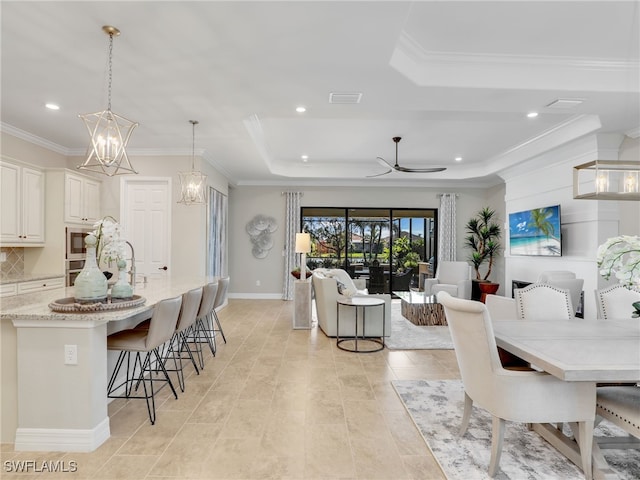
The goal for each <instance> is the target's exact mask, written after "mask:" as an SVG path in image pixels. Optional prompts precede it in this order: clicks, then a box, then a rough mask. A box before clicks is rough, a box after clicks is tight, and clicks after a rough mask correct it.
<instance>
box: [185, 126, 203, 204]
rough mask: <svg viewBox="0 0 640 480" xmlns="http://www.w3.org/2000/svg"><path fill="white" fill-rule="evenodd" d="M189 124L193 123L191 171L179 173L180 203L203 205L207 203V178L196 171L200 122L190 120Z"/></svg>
mask: <svg viewBox="0 0 640 480" xmlns="http://www.w3.org/2000/svg"><path fill="white" fill-rule="evenodd" d="M189 123H191V131H192V144H191V171H190V172H178V176H179V177H180V187H181V189H182V197H181V198H180V200H179V201H178V203H183V204H185V205H201V204H203V203H204V202H205V187H206V180H207V176H206V175H204V174H203V173H202V172H198V171H197V170H196V169H195V158H196V153H195V150H196V125H197V124H198V123H199V122H198V121H197V120H189Z"/></svg>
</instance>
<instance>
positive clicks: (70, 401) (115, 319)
mask: <svg viewBox="0 0 640 480" xmlns="http://www.w3.org/2000/svg"><path fill="white" fill-rule="evenodd" d="M211 281H214V278H212V277H199V278H158V279H150V280H149V282H148V283H144V284H142V283H138V284H136V285H135V291H134V293H135V295H140V296H141V297H144V298H145V303H144V304H143V305H140V306H137V307H134V308H130V309H122V310H110V311H102V312H91V313H85V312H82V313H59V312H54V311H52V310H51V309H50V308H49V304H50V303H51V302H53V301H55V300H59V299H62V298H68V297H73V296H74V292H73V287H67V288H58V289H55V290H49V291H45V292H38V293H32V294H25V295H18V296H14V297H9V298H3V299H2V307H1V309H0V326H1V331H0V339H1V355H2V359H1V360H2V398H1V408H2V410H1V412H0V413H1V415H2V439H1V440H2V442H13V443H15V449H16V450H30V451H76V452H90V451H93V450H95V449H96V448H98V447H99V446H100V445H101V444H102V443H103V442H104V441H105V440H106V439H107V438H109V436H110V432H109V417H108V413H107V403H108V399H107V393H106V392H107V382H108V375H109V373H110V372H109V371H108V370H109V366H108V360H107V340H106V339H107V335H109V334H111V333H114V332H116V331H119V330H123V329H126V328H130V327H132V326H134V325H136V324H137V323H139V322H140V321H142V320H144V319H146V318H149V317H150V316H151V313H152V312H153V308H154V305H155V304H156V303H157V302H159V301H160V300H163V299H165V298H171V297H175V296H178V295H182V294H183V293H185V292H186V291H188V290H190V289H193V288H197V287H200V286H203V285H205V284H207V283H209V282H211ZM67 346H71V347H72V348H71V349H72V350H73V347H74V346H75V350H76V352H77V359H75V363H74V361H73V360H74V359H71V360H70V359H68V358H67V357H66V356H65V351H66V350H68V348H67Z"/></svg>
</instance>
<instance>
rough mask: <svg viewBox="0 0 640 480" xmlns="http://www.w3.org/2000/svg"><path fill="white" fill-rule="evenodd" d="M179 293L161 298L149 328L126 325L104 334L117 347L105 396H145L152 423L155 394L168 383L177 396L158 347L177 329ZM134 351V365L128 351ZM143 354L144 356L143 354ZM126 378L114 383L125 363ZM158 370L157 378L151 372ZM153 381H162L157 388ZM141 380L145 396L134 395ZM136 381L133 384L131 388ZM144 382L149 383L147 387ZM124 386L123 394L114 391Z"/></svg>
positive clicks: (112, 345)
mask: <svg viewBox="0 0 640 480" xmlns="http://www.w3.org/2000/svg"><path fill="white" fill-rule="evenodd" d="M181 305H182V297H179V296H178V297H174V298H168V299H165V300H162V301H160V302H159V303H158V304H157V305H156V306H155V308H154V310H153V315H152V317H151V320H150V322H149V329H148V330H143V329H129V330H123V331H120V332H117V333H114V334H112V335H109V336H108V337H107V349H108V350H120V355H119V356H118V361H117V362H116V367H115V369H114V371H113V374H112V375H111V379H110V380H109V385H108V386H107V397H108V398H140V399H142V398H144V399H146V401H147V412H148V413H149V420H150V421H151V425H154V424H155V422H156V404H155V394H156V393H157V392H158V391H160V389H161V388H162V387H164V386H165V385H167V384H168V385H169V387H170V388H171V391H172V392H173V396H174V397H175V398H176V399H177V398H178V394H177V393H176V389H175V388H174V387H173V384H172V383H171V379H170V378H169V374H168V373H167V370H166V369H165V368H164V362H163V359H162V355H161V354H160V347H161V346H162V345H163V344H165V343H166V342H168V341H170V340H171V338H172V337H173V335H174V332H175V330H176V325H177V323H178V316H179V314H180V307H181ZM132 353H135V358H134V360H133V365H132V362H131V354H132ZM141 354H144V359H143V358H142V355H141ZM125 359H126V378H125V380H124V381H123V382H121V383H119V384H118V385H117V386H115V385H114V383H115V382H116V379H117V377H118V374H119V373H120V370H121V369H122V367H123V365H125ZM158 371H161V372H162V373H163V375H164V378H156V379H155V380H154V378H153V377H154V373H156V372H158ZM154 381H155V382H158V381H159V382H165V383H164V385H162V386H161V387H160V388H159V389H157V390H156V389H155V388H154ZM140 383H142V386H143V389H144V396H136V395H134V394H133V391H134V390H135V391H137V390H138V388H139V385H140ZM134 384H135V388H134ZM147 384H148V385H149V387H148V388H147ZM123 386H124V391H125V393H124V395H117V394H115V392H117V391H119V390H120V389H121V388H122V387H123Z"/></svg>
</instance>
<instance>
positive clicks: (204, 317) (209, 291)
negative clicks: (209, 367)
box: [192, 282, 218, 368]
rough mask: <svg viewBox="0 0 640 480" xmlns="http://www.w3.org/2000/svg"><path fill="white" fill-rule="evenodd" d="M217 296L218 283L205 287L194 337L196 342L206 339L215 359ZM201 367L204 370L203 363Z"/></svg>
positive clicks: (193, 339)
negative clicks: (214, 327)
mask: <svg viewBox="0 0 640 480" xmlns="http://www.w3.org/2000/svg"><path fill="white" fill-rule="evenodd" d="M217 294H218V282H212V283H208V284H207V285H205V286H204V287H203V290H202V301H201V302H200V309H199V310H198V314H197V316H196V326H195V335H194V336H193V337H192V341H194V342H202V338H204V341H205V342H206V343H208V344H209V349H210V350H211V354H212V355H213V356H214V357H215V355H216V337H215V335H213V328H212V322H213V311H214V305H215V302H216V296H217ZM200 366H201V367H202V368H204V363H201V364H200Z"/></svg>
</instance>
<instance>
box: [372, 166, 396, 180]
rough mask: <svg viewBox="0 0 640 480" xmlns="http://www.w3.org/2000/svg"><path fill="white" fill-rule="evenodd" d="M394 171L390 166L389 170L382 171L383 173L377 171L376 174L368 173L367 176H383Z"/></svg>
mask: <svg viewBox="0 0 640 480" xmlns="http://www.w3.org/2000/svg"><path fill="white" fill-rule="evenodd" d="M391 172H393V168H390V169H389V170H387V171H386V172H382V173H376V174H375V175H367V178H374V177H381V176H383V175H387V174H389V173H391Z"/></svg>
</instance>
